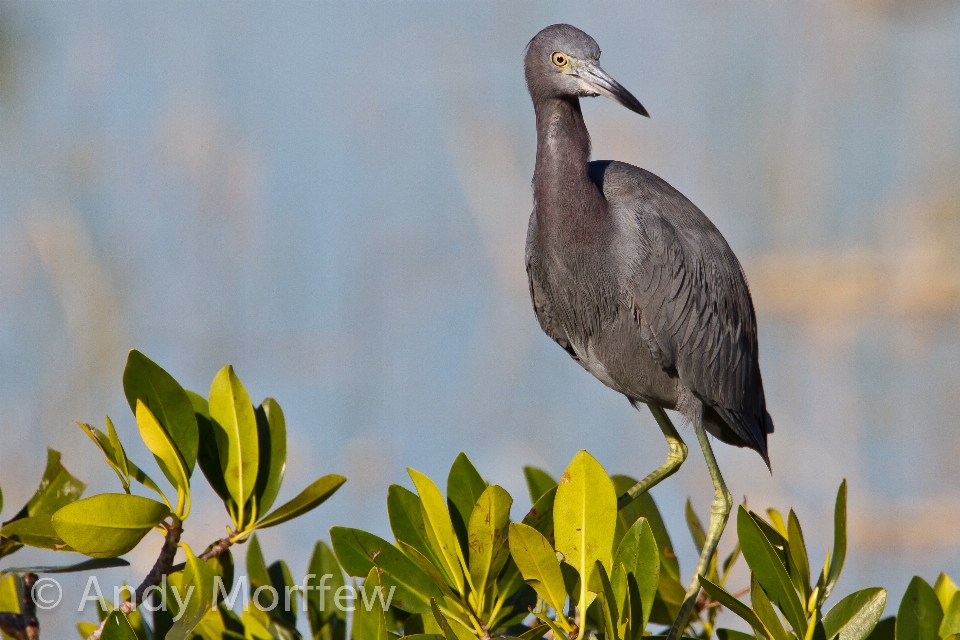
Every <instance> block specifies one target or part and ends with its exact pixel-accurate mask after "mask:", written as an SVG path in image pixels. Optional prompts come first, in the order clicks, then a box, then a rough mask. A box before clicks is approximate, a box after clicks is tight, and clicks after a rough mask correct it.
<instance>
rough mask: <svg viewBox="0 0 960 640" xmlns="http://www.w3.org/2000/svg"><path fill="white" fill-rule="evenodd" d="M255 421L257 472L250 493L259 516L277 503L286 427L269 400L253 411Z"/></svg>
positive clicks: (280, 414) (279, 410)
mask: <svg viewBox="0 0 960 640" xmlns="http://www.w3.org/2000/svg"><path fill="white" fill-rule="evenodd" d="M256 419H257V435H258V443H259V449H260V468H259V469H258V470H257V484H256V486H255V487H254V490H253V493H254V495H255V496H257V509H258V511H259V513H266V512H267V511H268V510H269V509H270V507H271V506H273V501H274V500H276V499H277V494H278V493H279V492H280V484H281V483H282V482H283V472H284V470H286V467H287V423H286V420H285V419H284V417H283V411H282V410H281V409H280V405H279V404H278V403H277V401H276V400H274V399H273V398H267V399H266V400H264V401H263V403H262V404H261V405H260V406H259V407H257V410H256Z"/></svg>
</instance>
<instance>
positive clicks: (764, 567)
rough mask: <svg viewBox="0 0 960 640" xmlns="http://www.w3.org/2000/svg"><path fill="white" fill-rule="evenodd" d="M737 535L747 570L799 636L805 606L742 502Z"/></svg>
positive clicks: (803, 626)
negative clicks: (751, 572)
mask: <svg viewBox="0 0 960 640" xmlns="http://www.w3.org/2000/svg"><path fill="white" fill-rule="evenodd" d="M737 535H738V537H739V538H740V546H741V547H742V548H743V557H744V559H746V561H747V564H748V565H750V570H751V571H753V574H754V575H755V576H756V578H757V580H758V581H759V582H760V584H761V585H762V586H763V588H764V589H765V590H766V592H767V593H768V594H770V598H771V599H772V600H773V602H774V603H775V604H776V605H777V607H778V608H779V609H780V611H782V612H783V615H784V616H785V617H786V619H787V621H789V622H790V625H791V626H792V627H793V629H794V630H795V631H797V633H798V635H799V636H801V637H802V636H803V635H804V634H805V633H806V632H807V619H806V616H805V615H804V607H803V605H802V604H800V599H799V597H798V596H797V592H796V591H794V588H793V582H792V581H791V579H790V576H789V575H788V574H787V569H786V567H784V566H783V562H781V561H780V556H779V555H778V554H777V552H776V551H775V550H774V548H773V545H771V544H770V541H769V540H768V539H767V537H766V536H765V535H764V533H763V531H761V530H760V527H759V526H758V525H757V523H756V521H755V520H754V519H753V518H752V517H751V515H750V514H749V513H748V512H747V510H746V509H744V508H743V507H742V506H741V507H740V509H739V511H738V513H737Z"/></svg>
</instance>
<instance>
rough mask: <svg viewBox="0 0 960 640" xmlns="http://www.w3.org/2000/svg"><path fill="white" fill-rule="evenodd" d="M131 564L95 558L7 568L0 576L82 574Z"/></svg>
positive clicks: (115, 559) (119, 560) (122, 560)
mask: <svg viewBox="0 0 960 640" xmlns="http://www.w3.org/2000/svg"><path fill="white" fill-rule="evenodd" d="M129 566H130V563H129V562H127V561H126V560H124V559H122V558H104V559H99V558H94V559H92V560H84V561H83V562H78V563H76V564H68V565H34V566H32V567H7V568H6V569H4V570H3V571H0V574H4V573H80V572H83V571H96V570H98V569H113V568H115V567H129Z"/></svg>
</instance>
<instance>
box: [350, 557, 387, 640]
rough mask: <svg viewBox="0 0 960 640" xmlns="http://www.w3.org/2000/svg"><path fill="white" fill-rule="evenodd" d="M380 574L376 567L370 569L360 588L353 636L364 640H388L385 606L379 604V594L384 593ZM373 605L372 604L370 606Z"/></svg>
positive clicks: (354, 615)
mask: <svg viewBox="0 0 960 640" xmlns="http://www.w3.org/2000/svg"><path fill="white" fill-rule="evenodd" d="M382 589H383V587H382V585H381V584H380V574H379V573H378V572H377V569H376V568H372V569H370V573H368V574H367V577H366V579H365V580H364V581H363V584H362V585H361V586H360V588H359V589H358V594H357V601H356V604H355V606H356V608H355V609H354V612H353V630H352V631H353V637H354V638H356V639H359V638H363V639H364V640H387V639H388V638H390V636H389V635H388V633H387V624H386V620H385V618H384V615H383V608H381V607H380V606H379V603H378V601H377V595H378V594H380V593H382ZM368 604H369V605H372V606H368Z"/></svg>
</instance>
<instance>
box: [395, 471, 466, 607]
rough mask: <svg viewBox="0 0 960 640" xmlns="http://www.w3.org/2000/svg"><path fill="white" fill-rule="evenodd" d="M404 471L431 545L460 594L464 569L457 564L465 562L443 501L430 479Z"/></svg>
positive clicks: (462, 564)
mask: <svg viewBox="0 0 960 640" xmlns="http://www.w3.org/2000/svg"><path fill="white" fill-rule="evenodd" d="M407 473H409V474H410V478H411V479H412V480H413V484H414V485H415V486H416V487H417V493H418V494H419V496H420V507H421V513H422V514H423V523H424V525H425V526H426V529H427V538H428V539H429V540H430V546H431V547H432V548H433V550H434V552H435V553H436V555H437V557H438V558H439V559H440V562H441V564H442V565H443V569H444V573H446V575H447V577H448V578H450V579H451V580H453V583H454V586H455V587H456V591H457V592H458V593H463V592H464V587H463V572H462V570H461V568H460V567H461V566H465V565H466V562H464V561H463V558H462V553H461V551H460V545H459V543H458V542H457V538H456V534H455V533H454V531H453V523H452V522H451V520H450V513H449V512H448V511H447V504H446V501H445V500H444V499H443V496H442V495H441V494H440V490H439V489H438V488H437V485H435V484H434V483H433V480H431V479H430V478H428V477H427V476H425V475H423V474H422V473H420V472H419V471H417V470H416V469H407Z"/></svg>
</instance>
